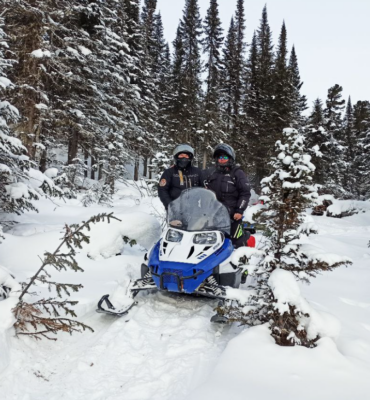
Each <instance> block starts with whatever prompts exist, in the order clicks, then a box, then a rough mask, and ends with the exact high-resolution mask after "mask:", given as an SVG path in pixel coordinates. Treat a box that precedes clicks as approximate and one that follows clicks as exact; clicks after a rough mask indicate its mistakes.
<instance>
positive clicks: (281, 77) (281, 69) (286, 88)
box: [273, 22, 293, 132]
mask: <svg viewBox="0 0 370 400" xmlns="http://www.w3.org/2000/svg"><path fill="white" fill-rule="evenodd" d="M287 44H288V39H287V30H286V26H285V22H283V25H282V27H281V32H280V36H279V42H278V46H277V51H276V56H275V66H274V75H273V79H274V102H273V110H274V113H273V121H274V122H273V125H274V130H275V131H277V132H281V131H282V129H284V128H286V127H289V126H290V125H291V123H292V120H293V110H292V89H293V87H292V84H291V76H290V68H289V67H288V46H287Z"/></svg>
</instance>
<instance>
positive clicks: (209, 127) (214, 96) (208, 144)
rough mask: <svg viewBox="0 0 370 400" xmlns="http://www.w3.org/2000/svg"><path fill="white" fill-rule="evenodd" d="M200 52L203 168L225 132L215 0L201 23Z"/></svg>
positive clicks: (219, 35) (219, 29) (217, 14)
mask: <svg viewBox="0 0 370 400" xmlns="http://www.w3.org/2000/svg"><path fill="white" fill-rule="evenodd" d="M204 33H205V35H206V36H205V38H204V40H203V43H202V44H203V51H204V53H205V54H206V56H207V61H206V64H205V72H206V74H207V77H206V91H205V96H204V103H203V109H204V112H203V146H202V149H203V168H205V167H206V165H207V161H208V157H209V155H210V154H211V151H212V148H213V147H214V145H215V144H217V143H218V142H220V141H221V140H222V139H223V135H224V131H223V125H222V118H221V116H222V114H221V102H220V100H221V99H220V97H221V73H222V61H221V47H222V43H223V35H222V34H223V30H222V26H221V19H220V16H219V10H218V2H217V0H211V2H210V6H209V9H208V11H207V16H206V18H205V20H204Z"/></svg>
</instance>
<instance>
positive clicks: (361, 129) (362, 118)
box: [353, 101, 370, 200]
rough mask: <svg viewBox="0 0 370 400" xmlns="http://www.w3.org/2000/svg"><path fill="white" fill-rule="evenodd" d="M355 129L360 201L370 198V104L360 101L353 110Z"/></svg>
mask: <svg viewBox="0 0 370 400" xmlns="http://www.w3.org/2000/svg"><path fill="white" fill-rule="evenodd" d="M353 128H354V131H355V135H356V140H357V146H356V153H355V159H354V161H353V174H354V177H355V185H354V187H355V194H356V197H357V198H358V199H361V200H366V199H369V198H370V102H369V101H358V102H357V103H356V104H355V106H354V108H353Z"/></svg>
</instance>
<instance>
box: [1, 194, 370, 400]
mask: <svg viewBox="0 0 370 400" xmlns="http://www.w3.org/2000/svg"><path fill="white" fill-rule="evenodd" d="M37 205H38V207H39V209H40V213H39V214H36V213H34V212H30V213H27V214H25V215H23V216H20V217H17V220H18V221H19V224H17V225H16V226H14V227H13V228H12V229H11V230H10V231H8V232H7V233H6V234H5V237H6V239H5V240H4V241H3V243H2V244H1V245H0V265H1V266H4V267H6V268H7V269H8V270H10V271H11V272H12V273H13V274H14V275H15V276H16V278H17V279H18V280H20V281H22V280H26V279H28V278H29V277H30V276H31V275H32V273H33V272H34V271H35V270H36V268H37V267H38V266H39V265H40V260H39V258H38V256H42V255H43V252H44V251H45V250H48V251H51V250H54V249H55V248H56V247H57V245H58V243H59V239H60V238H61V236H62V234H61V232H62V229H63V226H64V224H65V223H68V224H71V223H76V222H81V221H82V220H87V219H88V218H89V217H90V216H91V215H94V214H97V213H101V212H112V211H113V212H114V213H115V214H117V215H119V217H120V219H122V221H124V222H126V226H127V225H131V224H132V223H133V222H136V223H137V224H136V225H137V226H136V227H135V231H136V232H137V231H138V230H139V231H140V232H145V231H146V230H147V228H145V224H144V222H143V221H150V220H151V218H154V217H155V218H156V220H157V221H158V222H153V224H154V225H155V226H154V225H153V226H154V228H153V229H152V230H150V232H149V233H150V235H152V236H151V237H152V239H151V240H148V241H147V242H145V241H143V242H141V243H140V245H136V246H134V247H132V248H131V247H130V246H129V245H128V244H123V243H122V242H119V240H118V241H115V246H113V248H109V249H108V250H109V251H108V252H104V251H101V249H102V248H103V250H104V249H105V247H104V246H103V244H104V243H103V242H99V243H98V244H97V245H96V246H93V248H92V249H91V246H90V250H89V249H87V248H84V249H83V250H82V251H80V253H79V255H78V261H79V263H80V266H81V267H82V268H83V269H84V270H85V272H84V273H74V272H67V273H65V272H64V273H56V272H55V273H54V272H52V270H50V271H51V272H52V273H53V278H55V279H57V280H58V281H59V282H73V283H82V284H83V285H84V288H83V289H82V290H81V291H80V292H79V293H77V294H74V295H73V296H72V297H73V299H74V300H78V301H79V302H80V303H79V305H78V306H77V307H76V311H77V314H78V317H79V320H82V321H83V322H84V323H86V324H88V325H90V326H91V327H92V328H93V329H94V331H95V332H94V333H89V332H86V333H83V334H74V335H73V336H69V335H62V334H60V335H58V341H57V342H50V341H47V340H42V341H40V342H36V341H34V340H31V339H29V338H25V337H20V338H19V339H17V338H15V337H14V332H13V330H12V329H8V330H6V331H4V330H1V325H0V394H1V395H0V398H1V399H4V400H14V399H17V400H18V399H20V400H44V399H45V400H46V399H48V400H62V399H63V400H65V399H68V400H69V399H71V400H72V399H73V400H79V399H81V400H82V399H89V400H90V399H96V400H115V399H124V400H144V399H145V400H146V399H161V400H181V399H185V398H187V399H202V400H205V399H206V400H207V399H212V400H216V399H221V398H222V399H224V398H225V397H226V398H229V399H232V400H238V399H253V400H270V399H272V398H274V399H275V400H283V399H296V398H299V399H303V400H306V399H307V400H311V399H315V400H321V399H325V400H328V399H329V400H330V399H333V400H334V399H335V400H338V399H339V400H342V399H343V400H349V399H351V400H352V399H354V400H357V399H358V400H360V399H361V400H362V399H367V398H369V397H370V382H369V379H368V377H369V376H370V318H369V317H370V291H369V289H368V288H369V287H370V249H369V248H367V243H368V241H369V239H370V213H369V212H367V213H362V214H358V215H355V216H352V217H349V218H344V219H334V218H326V217H315V223H316V224H317V225H318V227H319V234H318V235H314V236H313V239H312V240H311V244H312V245H313V246H318V247H320V248H323V249H325V252H327V253H334V254H339V255H340V256H348V257H350V258H351V259H352V260H353V261H354V264H353V266H351V267H349V268H340V269H339V270H337V271H334V272H332V273H327V274H324V275H323V276H320V277H318V278H317V279H315V280H313V281H312V284H311V285H310V286H307V285H300V290H301V291H302V292H303V293H304V295H305V297H306V298H307V300H308V301H309V302H310V304H311V306H313V307H314V308H315V309H316V310H317V311H320V312H325V313H327V314H329V315H330V318H331V319H333V318H335V321H336V322H335V323H336V324H337V326H339V325H340V326H341V331H340V333H339V334H338V335H335V334H334V335H331V336H334V337H332V338H330V337H325V338H323V339H321V340H320V341H319V346H318V347H317V348H316V349H313V350H309V349H305V348H298V347H295V348H280V347H278V346H276V345H275V344H274V342H273V340H272V339H271V337H270V336H269V334H268V331H267V330H266V327H255V328H252V329H246V328H243V327H238V326H237V325H235V324H234V325H232V326H226V327H222V326H214V325H211V324H210V322H209V320H210V317H211V316H212V315H213V313H214V311H213V308H214V306H215V303H214V301H212V300H204V299H196V298H191V297H188V296H176V295H171V294H159V293H157V294H149V295H144V294H140V295H139V296H138V297H139V306H137V307H136V308H134V309H133V310H132V312H131V313H130V314H129V315H128V316H127V317H123V318H121V319H116V318H114V317H109V316H104V315H100V314H97V313H95V308H96V303H97V301H98V300H99V298H100V297H101V295H103V294H107V293H111V292H113V291H114V290H115V289H117V287H118V288H119V287H120V284H121V285H124V284H125V282H127V281H128V280H129V279H134V278H137V277H138V276H139V274H140V264H141V262H142V258H143V255H144V254H145V248H144V247H143V246H149V245H150V242H151V241H153V240H154V239H155V237H156V235H157V234H158V227H159V224H161V223H162V222H163V209H162V207H161V205H160V203H159V201H158V199H152V198H151V197H148V196H146V195H145V196H143V195H142V194H140V192H139V191H138V190H137V189H132V188H127V187H122V188H120V190H119V192H118V193H117V195H116V198H115V201H114V207H113V208H111V209H110V208H107V207H100V206H92V207H89V208H84V207H82V206H81V203H80V201H79V200H69V201H67V202H66V203H64V202H61V201H54V202H51V201H48V200H41V201H39V202H38V203H37ZM148 214H151V215H148ZM145 215H146V216H145ZM135 216H136V217H135ZM125 217H126V218H125ZM140 218H141V219H140ZM152 221H153V220H152ZM105 228H106V227H105ZM94 229H98V228H94ZM148 229H149V227H148ZM108 231H109V233H107V234H112V232H113V231H114V232H115V233H114V237H115V239H117V238H118V237H119V236H120V235H122V234H124V235H125V234H126V228H122V225H120V228H117V227H116V228H113V225H112V231H110V230H108ZM108 231H106V232H108ZM156 232H157V233H156ZM104 236H105V234H104ZM92 243H93V241H92ZM97 249H99V251H97ZM117 249H118V250H117ZM119 250H121V253H122V254H121V255H119V256H113V254H116V253H117V251H118V252H119ZM94 251H95V253H94ZM91 252H93V253H91ZM88 253H89V254H90V257H88ZM103 253H104V254H103ZM93 254H94V257H93V258H94V259H93V258H91V256H92V255H93ZM108 256H112V257H110V258H104V257H108ZM38 291H39V292H40V295H43V294H44V295H46V293H47V288H40V287H39V288H38ZM6 302H8V300H6V301H2V302H0V306H1V305H2V306H3V307H4V306H5V303H6ZM3 315H5V312H4V313H1V308H0V318H2V316H3ZM8 322H9V321H8Z"/></svg>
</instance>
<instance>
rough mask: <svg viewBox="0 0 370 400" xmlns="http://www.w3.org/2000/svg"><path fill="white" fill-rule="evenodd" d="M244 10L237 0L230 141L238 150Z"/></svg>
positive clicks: (243, 53)
mask: <svg viewBox="0 0 370 400" xmlns="http://www.w3.org/2000/svg"><path fill="white" fill-rule="evenodd" d="M245 28H246V22H245V10H244V0H237V5H236V13H235V31H236V53H235V60H234V68H235V72H234V74H235V87H234V93H233V119H234V121H233V130H232V142H233V144H234V147H235V148H236V149H237V150H238V147H239V148H240V147H241V146H240V145H241V143H240V141H242V144H244V140H245V138H243V135H242V132H241V118H242V116H241V102H242V97H243V86H244V85H243V83H244V82H243V78H244V70H245V60H244V56H245V48H246V43H245V38H244V37H245Z"/></svg>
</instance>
